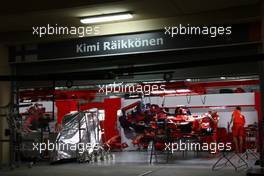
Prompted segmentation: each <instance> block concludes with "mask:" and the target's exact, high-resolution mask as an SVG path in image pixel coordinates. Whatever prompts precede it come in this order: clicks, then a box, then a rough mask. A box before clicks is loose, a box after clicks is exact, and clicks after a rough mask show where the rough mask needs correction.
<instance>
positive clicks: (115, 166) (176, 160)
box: [0, 152, 254, 176]
mask: <svg viewBox="0 0 264 176" xmlns="http://www.w3.org/2000/svg"><path fill="white" fill-rule="evenodd" d="M178 155H179V156H177V154H176V155H175V156H174V157H173V159H170V161H169V163H167V164H166V162H165V161H166V160H165V158H166V157H165V156H164V155H163V156H162V155H161V156H158V157H157V158H158V163H157V162H154V164H148V161H149V155H148V153H146V152H115V157H114V160H111V161H103V162H98V163H92V164H87V163H84V164H78V163H65V164H57V165H49V164H47V163H37V164H36V165H34V166H33V167H32V168H28V167H27V165H26V164H25V165H22V166H21V167H19V168H16V169H14V170H12V171H10V170H9V169H7V168H5V169H2V170H0V175H1V176H36V175H37V176H48V175H56V176H73V175H74V176H90V175H91V176H93V175H94V176H95V175H96V176H101V175H107V176H111V175H113V176H118V175H120V176H145V175H147V176H165V175H166V176H170V175H173V176H175V175H181V176H207V175H208V176H209V175H210V176H211V175H214V176H227V175H231V174H232V176H236V175H239V176H243V175H246V169H241V170H239V171H238V172H236V171H235V170H234V168H232V167H231V166H228V167H226V168H222V169H221V170H218V171H212V165H213V164H214V163H215V162H216V161H217V159H218V158H213V159H212V158H208V157H207V156H201V157H197V158H193V156H192V154H191V153H190V154H188V155H187V156H185V157H183V156H182V154H181V153H179V154H178ZM180 156H181V157H180ZM191 158H192V159H191ZM233 160H236V158H234V159H233ZM154 161H155V160H154ZM248 163H249V168H251V167H252V166H254V160H253V159H251V160H248Z"/></svg>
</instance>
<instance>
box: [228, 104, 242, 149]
mask: <svg viewBox="0 0 264 176" xmlns="http://www.w3.org/2000/svg"><path fill="white" fill-rule="evenodd" d="M245 122H246V121H245V116H244V115H242V114H241V107H240V106H238V107H236V109H235V110H234V112H233V113H232V117H231V121H230V124H231V123H233V127H232V136H233V141H234V145H235V151H236V152H237V153H239V152H241V153H242V152H243V137H244V131H245V129H244V125H245Z"/></svg>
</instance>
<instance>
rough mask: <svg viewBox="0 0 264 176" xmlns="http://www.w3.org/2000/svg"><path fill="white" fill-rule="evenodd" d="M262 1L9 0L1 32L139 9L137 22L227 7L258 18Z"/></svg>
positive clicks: (0, 11) (0, 14)
mask: <svg viewBox="0 0 264 176" xmlns="http://www.w3.org/2000/svg"><path fill="white" fill-rule="evenodd" d="M258 3H260V0H239V1H237V0H213V1H212V0H202V1H197V0H163V1H160V0H106V1H100V0H70V1H67V3H64V4H62V3H61V2H59V1H54V0H53V1H51V0H46V1H35V0H29V1H27V3H25V1H18V2H16V3H14V2H13V1H7V2H5V5H1V6H0V20H1V23H0V36H1V35H7V34H8V35H11V34H14V35H17V34H20V35H21V34H23V33H24V32H31V30H32V26H41V25H47V24H60V25H67V26H80V25H81V24H80V22H79V17H83V16H89V15H98V14H104V13H115V12H123V11H133V12H135V18H134V19H133V21H135V22H136V21H141V20H146V19H157V18H165V19H166V18H169V17H179V16H190V15H192V16H193V18H195V17H196V15H199V14H202V13H210V12H213V13H216V12H218V13H220V14H221V12H222V14H223V13H226V10H229V12H232V11H234V16H236V14H235V13H236V12H237V10H238V9H240V11H241V12H245V14H246V16H248V17H250V18H252V17H253V18H257V17H258V15H259V13H258ZM252 12H253V14H250V13H252ZM259 12H260V11H259ZM247 13H248V14H247ZM218 16H219V15H218Z"/></svg>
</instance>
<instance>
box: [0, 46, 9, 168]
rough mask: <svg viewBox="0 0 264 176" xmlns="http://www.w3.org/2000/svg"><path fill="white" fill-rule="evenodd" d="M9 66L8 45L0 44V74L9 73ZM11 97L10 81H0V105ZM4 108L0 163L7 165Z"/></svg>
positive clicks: (6, 125)
mask: <svg viewBox="0 0 264 176" xmlns="http://www.w3.org/2000/svg"><path fill="white" fill-rule="evenodd" d="M10 70H11V69H10V66H9V64H8V47H6V46H4V45H1V44H0V76H2V75H9V74H10ZM10 98H11V82H8V81H0V107H3V106H6V105H7V104H9V103H10ZM6 112H7V111H6V110H5V109H0V114H1V116H0V140H1V142H0V165H8V164H9V159H10V152H9V145H10V144H9V136H6V135H5V130H6V129H8V124H7V120H6V119H7V118H6V116H2V115H4V114H6Z"/></svg>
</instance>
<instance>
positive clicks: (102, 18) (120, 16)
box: [80, 13, 133, 24]
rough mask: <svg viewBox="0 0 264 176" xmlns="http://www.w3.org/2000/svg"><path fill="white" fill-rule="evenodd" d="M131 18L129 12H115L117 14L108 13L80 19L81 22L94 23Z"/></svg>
mask: <svg viewBox="0 0 264 176" xmlns="http://www.w3.org/2000/svg"><path fill="white" fill-rule="evenodd" d="M131 18H133V15H132V14H131V13H117V14H108V15H102V16H93V17H92V16H91V17H86V18H82V19H81V20H80V21H81V23H83V24H94V23H103V22H111V21H120V20H127V19H131Z"/></svg>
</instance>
